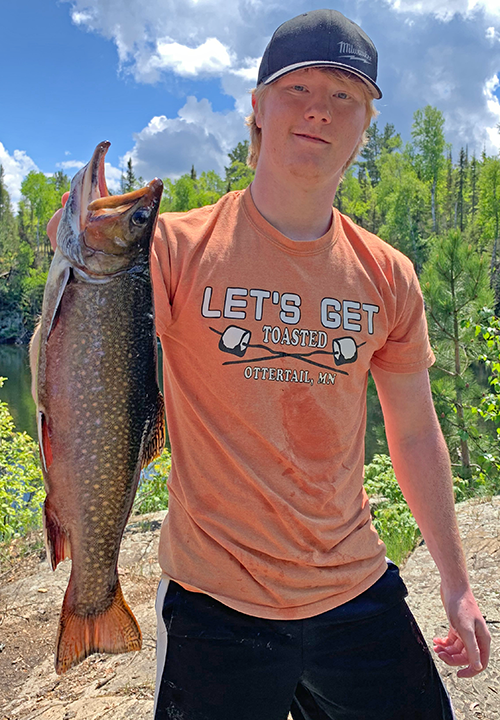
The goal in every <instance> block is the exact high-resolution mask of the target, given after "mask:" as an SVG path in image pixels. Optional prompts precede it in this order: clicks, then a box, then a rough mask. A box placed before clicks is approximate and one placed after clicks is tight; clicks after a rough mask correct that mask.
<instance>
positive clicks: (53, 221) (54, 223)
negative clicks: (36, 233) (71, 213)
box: [47, 195, 67, 250]
mask: <svg viewBox="0 0 500 720" xmlns="http://www.w3.org/2000/svg"><path fill="white" fill-rule="evenodd" d="M63 197H64V195H63ZM66 199H67V198H66ZM62 212H63V211H62V208H59V210H57V211H56V212H55V213H54V214H53V215H52V217H51V218H50V220H49V222H48V223H47V235H48V236H49V240H50V244H51V245H52V248H53V249H54V250H55V249H56V245H57V228H58V227H59V221H60V220H61V215H62Z"/></svg>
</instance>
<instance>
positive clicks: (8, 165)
mask: <svg viewBox="0 0 500 720" xmlns="http://www.w3.org/2000/svg"><path fill="white" fill-rule="evenodd" d="M0 165H1V166H2V167H3V172H4V175H3V179H4V182H5V186H6V187H7V191H8V193H9V196H10V200H11V203H12V206H13V207H14V209H15V210H17V206H18V203H19V200H20V199H21V183H22V181H23V179H24V177H25V176H26V175H27V174H28V173H29V172H31V171H32V170H33V171H34V172H39V170H38V167H37V166H36V164H35V162H34V161H33V160H32V159H31V158H30V157H29V156H28V155H27V154H26V152H25V151H24V150H14V152H13V153H12V155H9V153H8V151H7V150H6V148H5V147H4V145H3V144H2V143H1V142H0Z"/></svg>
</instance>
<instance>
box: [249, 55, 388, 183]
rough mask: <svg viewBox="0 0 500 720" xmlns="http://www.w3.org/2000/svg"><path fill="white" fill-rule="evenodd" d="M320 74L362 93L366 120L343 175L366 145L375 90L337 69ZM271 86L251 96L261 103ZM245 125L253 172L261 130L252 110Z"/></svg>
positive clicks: (374, 113)
mask: <svg viewBox="0 0 500 720" xmlns="http://www.w3.org/2000/svg"><path fill="white" fill-rule="evenodd" d="M318 69H319V70H321V71H322V72H325V73H327V74H328V75H331V76H332V77H333V78H334V79H335V80H342V81H345V82H346V84H347V83H355V84H356V85H357V86H358V87H359V88H360V90H361V91H362V93H363V99H364V101H365V106H366V119H365V127H364V128H363V133H362V135H361V138H360V140H359V143H358V144H357V146H356V147H355V148H354V151H353V153H352V155H351V156H350V158H349V159H348V161H347V162H346V164H345V165H344V167H343V168H342V172H343V173H344V172H345V171H346V170H347V168H348V167H349V166H350V165H352V163H353V162H354V161H355V160H356V158H357V156H358V154H359V152H360V150H361V148H362V147H363V146H364V145H366V142H367V140H368V137H367V135H366V131H367V129H368V127H369V125H370V123H371V121H372V120H373V119H374V118H375V117H377V115H378V110H377V109H376V108H375V106H374V104H373V100H374V98H375V90H373V91H372V90H371V88H370V86H369V85H368V84H367V83H365V82H364V81H363V80H361V78H360V77H358V76H357V75H354V74H353V73H349V72H346V71H345V70H338V69H337V68H329V67H321V68H318ZM270 87H271V85H264V84H263V83H262V84H261V85H258V86H257V87H256V88H254V89H253V90H252V95H253V97H255V99H256V100H258V101H259V102H262V100H263V98H264V96H265V95H266V93H267V91H268V90H269V88H270ZM245 122H246V125H247V127H248V129H249V132H250V145H249V148H248V156H247V165H249V166H250V167H251V168H253V169H254V170H255V168H256V167H257V161H258V159H259V154H260V146H261V142H262V130H261V129H260V127H258V126H257V123H256V121H255V113H254V111H253V110H252V112H251V113H250V115H249V116H248V117H247V118H246V120H245Z"/></svg>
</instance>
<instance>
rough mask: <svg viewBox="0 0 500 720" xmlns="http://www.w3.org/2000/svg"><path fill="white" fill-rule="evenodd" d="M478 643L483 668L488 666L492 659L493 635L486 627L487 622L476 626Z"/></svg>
mask: <svg viewBox="0 0 500 720" xmlns="http://www.w3.org/2000/svg"><path fill="white" fill-rule="evenodd" d="M476 638H477V644H478V645H479V653H480V657H481V665H482V666H483V670H484V668H485V667H487V665H488V662H489V659H490V646H491V635H490V633H489V631H488V628H487V627H486V623H478V624H477V628H476Z"/></svg>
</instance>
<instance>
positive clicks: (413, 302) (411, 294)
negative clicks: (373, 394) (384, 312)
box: [371, 258, 435, 373]
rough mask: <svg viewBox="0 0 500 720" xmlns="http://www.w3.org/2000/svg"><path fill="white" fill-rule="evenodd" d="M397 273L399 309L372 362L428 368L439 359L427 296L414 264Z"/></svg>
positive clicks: (397, 368) (399, 368)
mask: <svg viewBox="0 0 500 720" xmlns="http://www.w3.org/2000/svg"><path fill="white" fill-rule="evenodd" d="M405 261H406V262H405V266H406V267H405V266H403V267H400V268H399V269H398V270H396V272H395V295H396V304H395V308H396V312H395V318H394V323H393V326H392V328H391V329H390V332H389V334H388V337H387V340H386V342H385V344H384V345H383V346H382V347H381V348H380V349H379V350H377V351H376V352H375V353H374V354H373V356H372V359H371V362H372V363H373V364H374V365H376V366H377V367H379V368H381V369H382V370H387V371H388V372H397V373H412V372H419V371H420V370H425V369H426V368H428V367H430V366H431V365H432V364H433V362H434V361H435V357H434V353H433V352H432V348H431V346H430V342H429V335H428V330H427V320H426V317H425V307H424V299H423V296H422V291H421V289H420V285H419V282H418V278H417V275H416V273H415V270H414V268H413V265H412V263H411V262H410V261H409V260H407V258H405Z"/></svg>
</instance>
